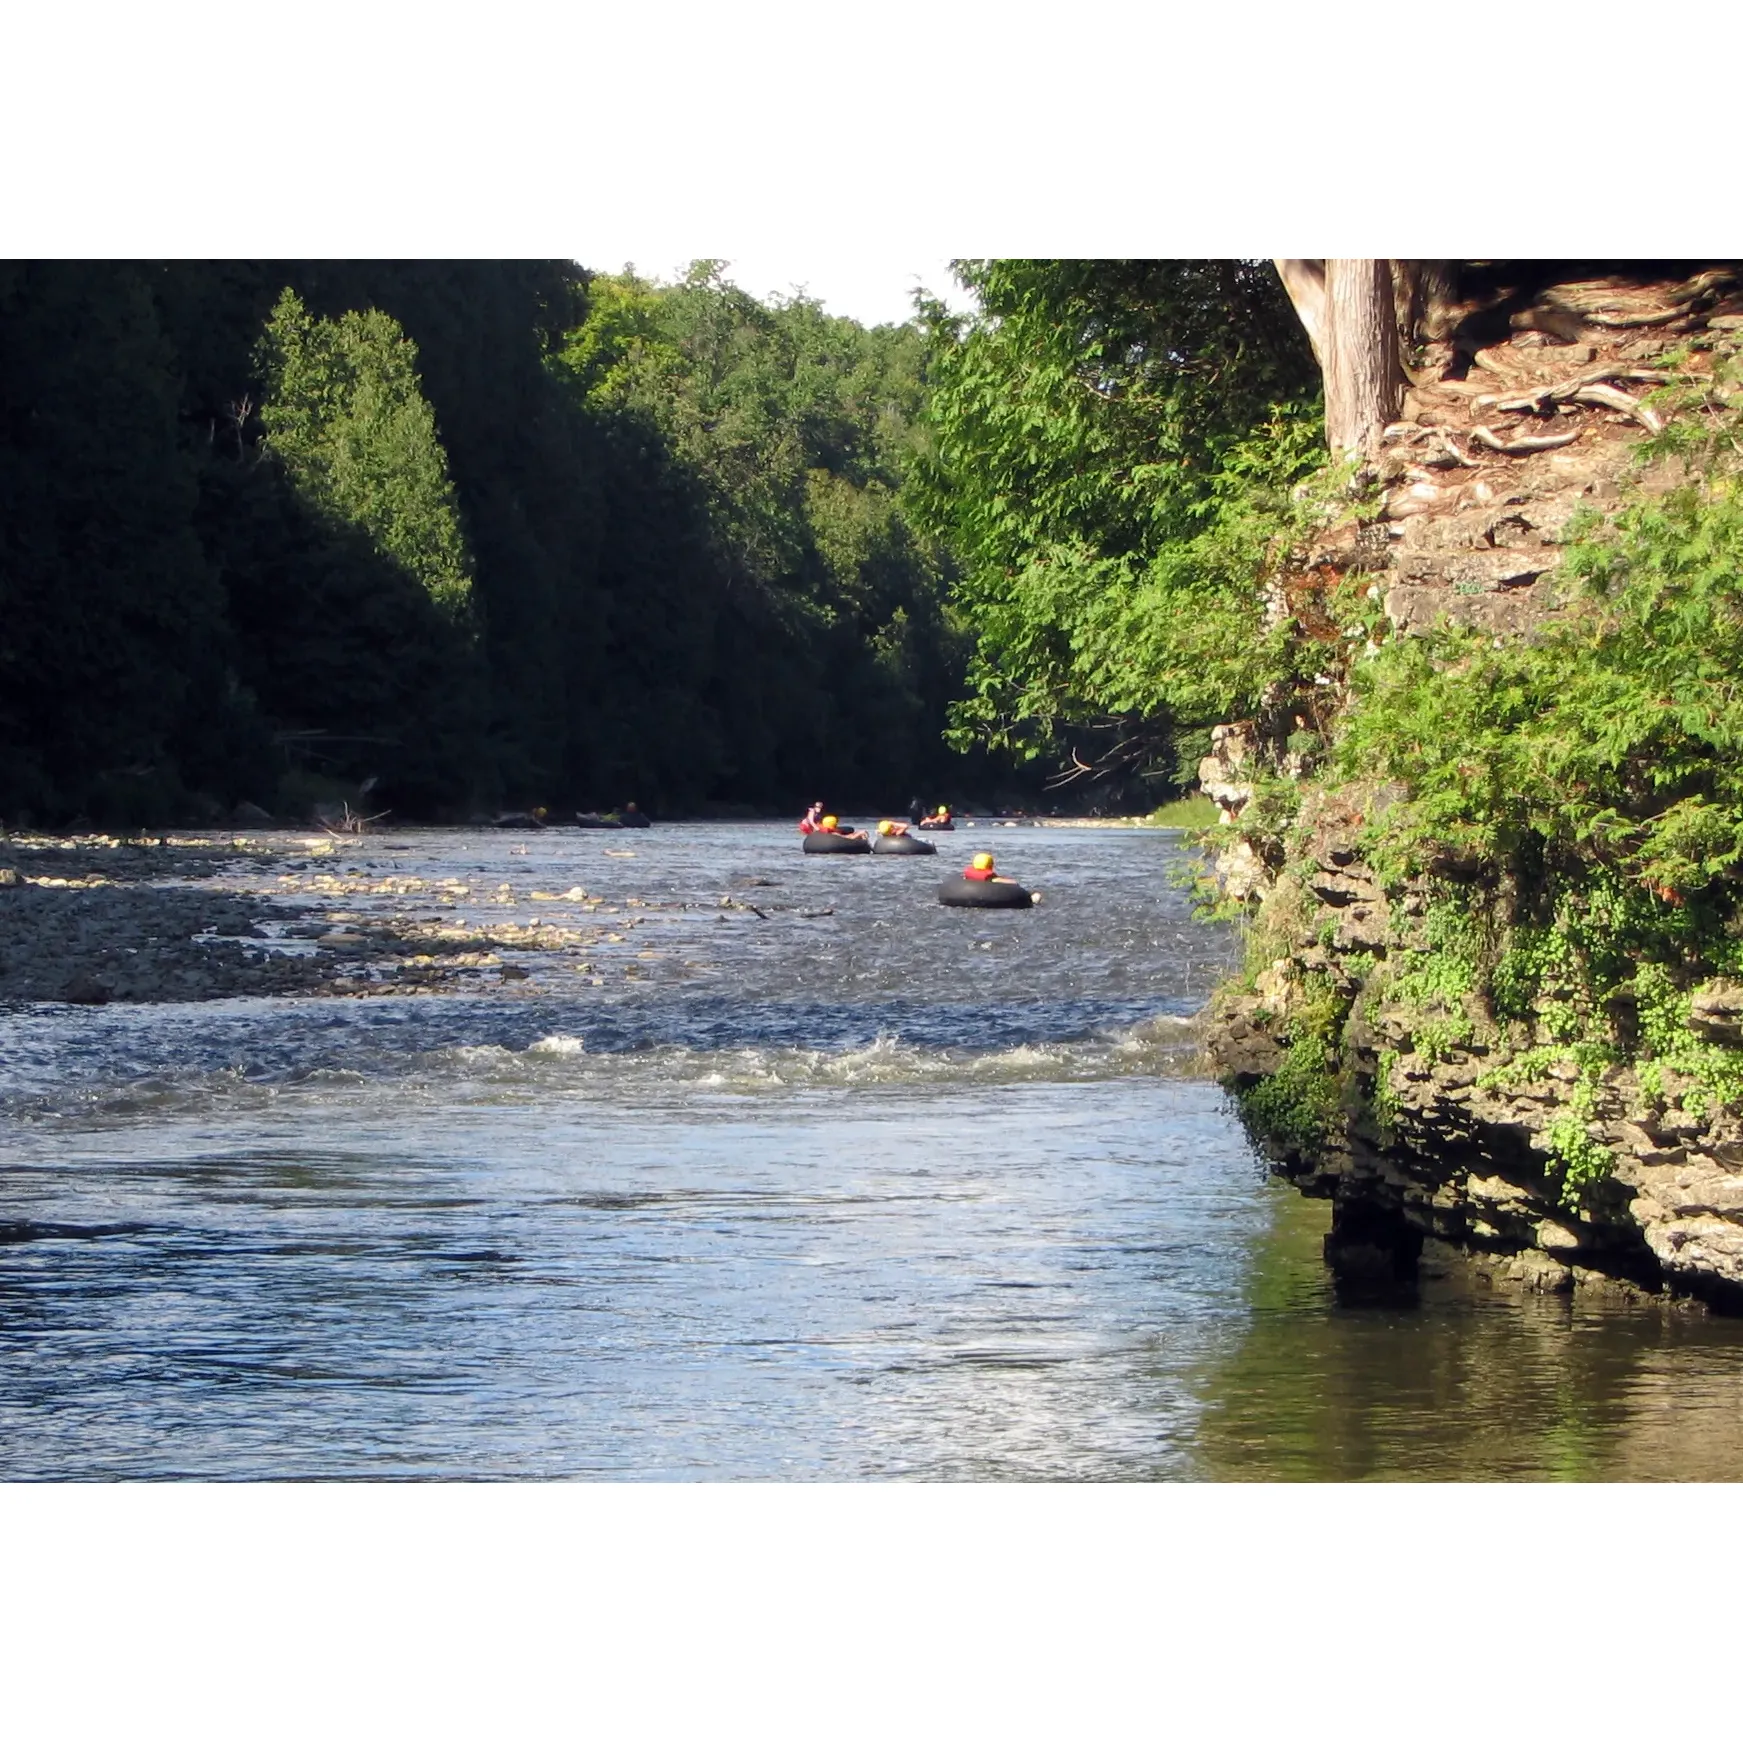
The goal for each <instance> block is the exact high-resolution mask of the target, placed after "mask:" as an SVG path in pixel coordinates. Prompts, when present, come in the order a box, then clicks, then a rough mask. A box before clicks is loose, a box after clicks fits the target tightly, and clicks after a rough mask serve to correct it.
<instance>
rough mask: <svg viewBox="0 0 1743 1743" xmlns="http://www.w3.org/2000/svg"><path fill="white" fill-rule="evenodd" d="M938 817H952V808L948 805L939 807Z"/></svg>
mask: <svg viewBox="0 0 1743 1743" xmlns="http://www.w3.org/2000/svg"><path fill="white" fill-rule="evenodd" d="M937 815H938V816H940V817H948V816H949V815H950V807H949V806H948V805H940V806H939V807H938V812H937Z"/></svg>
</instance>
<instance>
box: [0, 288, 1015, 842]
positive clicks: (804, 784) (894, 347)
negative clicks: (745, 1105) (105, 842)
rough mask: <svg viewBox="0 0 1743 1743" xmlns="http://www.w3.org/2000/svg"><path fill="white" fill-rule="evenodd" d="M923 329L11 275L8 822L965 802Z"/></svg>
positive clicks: (972, 761) (631, 294)
mask: <svg viewBox="0 0 1743 1743" xmlns="http://www.w3.org/2000/svg"><path fill="white" fill-rule="evenodd" d="M926 344H927V341H926V337H925V335H924V334H923V333H922V331H921V330H920V328H919V327H918V326H917V325H914V324H909V325H905V326H899V327H882V328H876V329H871V330H867V329H865V328H862V327H860V326H858V325H857V324H856V323H854V322H852V321H848V320H843V319H837V318H833V317H830V316H829V315H827V314H825V313H824V312H823V311H822V309H821V308H819V307H818V306H817V305H816V304H814V303H811V302H809V301H806V300H804V299H795V300H793V301H791V302H788V303H783V304H777V305H775V306H766V305H764V304H762V303H759V302H757V301H756V300H754V299H752V298H750V297H748V296H746V295H744V294H743V293H741V292H739V291H738V290H736V289H734V288H733V287H732V286H730V285H729V284H727V283H725V282H724V281H723V279H722V278H721V276H720V273H719V272H718V270H717V269H716V268H715V266H713V265H712V264H710V263H699V264H698V265H697V266H696V267H695V268H694V269H693V270H692V271H691V273H690V274H689V275H688V276H687V277H686V279H685V280H684V281H683V282H682V283H681V284H678V285H674V286H655V285H652V284H648V283H644V282H642V281H639V280H637V279H635V278H633V277H622V278H606V277H595V276H590V275H588V274H587V273H585V272H583V271H581V270H580V269H578V268H576V267H574V266H572V265H570V264H568V263H549V262H546V263H537V262H534V263H489V262H471V263H445V262H420V263H367V262H279V263H269V262H232V263H202V262H171V263H123V264H112V263H93V262H70V263H14V264H9V265H5V266H0V625H3V639H0V734H3V736H4V740H5V744H6V756H5V758H4V761H3V762H0V813H4V814H5V815H6V816H8V817H10V818H13V819H17V818H19V817H21V816H22V817H32V818H36V819H39V820H41V821H45V822H57V821H58V822H65V821H70V820H73V819H76V818H78V817H88V818H90V819H92V820H95V821H102V822H112V823H130V822H143V821H150V820H164V819H167V818H170V817H184V818H198V817H200V816H208V817H210V816H216V815H218V814H220V813H221V812H222V811H224V810H226V809H228V808H229V807H231V806H234V805H236V804H238V803H239V802H242V801H248V802H251V803H254V804H258V805H263V806H265V807H266V808H268V809H270V810H273V811H275V812H277V813H280V814H283V815H287V816H306V815H307V813H308V811H309V808H310V806H311V805H312V804H313V803H315V802H317V801H320V800H322V799H332V798H335V797H339V796H350V797H354V798H357V799H359V801H360V802H366V803H367V804H368V807H369V808H370V809H371V810H379V809H391V810H393V811H394V813H395V814H396V815H399V816H402V817H461V816H466V815H470V814H474V813H476V812H477V811H479V810H481V809H490V808H494V807H497V806H502V805H517V806H518V805H530V804H537V803H543V804H547V805H550V806H552V807H554V808H560V807H563V806H566V805H567V806H574V805H579V806H589V807H591V806H603V805H614V804H620V803H622V802H624V801H626V800H627V799H629V798H632V797H633V798H635V799H637V800H638V801H639V802H640V803H641V804H642V805H643V806H644V807H647V808H653V809H657V810H668V811H672V810H680V809H706V808H707V807H709V806H711V805H713V806H730V805H738V806H751V807H757V808H778V809H785V808H788V807H790V806H793V805H795V804H797V803H801V802H803V801H804V800H805V799H808V798H810V797H812V796H814V794H815V792H820V791H827V792H828V793H830V795H831V796H832V798H833V799H834V800H835V801H836V802H838V803H841V804H855V803H858V804H863V805H867V806H871V805H883V806H892V805H895V804H899V803H903V802H905V801H906V799H907V797H908V796H909V793H910V792H911V791H912V790H917V789H933V790H935V789H937V788H939V787H946V788H950V789H952V790H956V791H961V790H962V789H963V787H964V785H965V784H970V785H972V784H975V783H979V786H980V788H981V790H985V788H986V786H987V784H988V783H989V782H994V781H996V780H997V779H998V778H999V776H998V768H997V766H996V765H995V764H994V763H992V762H989V761H988V760H987V759H986V758H985V757H984V756H981V757H976V756H964V755H963V754H961V752H960V751H958V750H952V749H950V748H948V747H946V746H945V744H944V743H943V741H942V733H943V729H944V727H945V723H946V709H947V707H948V704H949V702H950V700H951V699H952V697H953V696H955V695H956V694H957V693H958V692H959V690H960V687H961V678H962V672H963V669H964V666H965V663H966V659H967V655H968V637H967V635H966V632H965V630H964V629H963V628H962V626H961V624H960V620H959V616H958V614H957V609H956V608H955V607H954V606H953V605H952V604H951V602H950V589H951V582H952V579H953V570H952V565H951V560H950V558H949V556H948V554H947V547H946V545H945V544H944V543H943V542H942V541H941V540H940V539H939V538H938V537H937V536H936V535H935V534H928V533H922V532H921V531H919V530H917V527H916V522H915V519H914V517H913V516H912V515H911V513H910V512H909V511H908V509H907V507H906V506H905V501H906V496H905V490H906V480H907V476H908V474H909V472H910V470H911V469H912V467H913V465H914V462H915V460H916V457H917V456H919V455H920V454H921V453H922V452H923V451H924V448H925V445H926V443H927V441H928V439H929V438H928V434H927V430H926V426H925V423H924V419H923V410H924V402H925V395H926V387H925V375H926V370H927V366H928V358H927V350H926ZM365 795H366V799H365Z"/></svg>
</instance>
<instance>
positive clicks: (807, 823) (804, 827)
mask: <svg viewBox="0 0 1743 1743" xmlns="http://www.w3.org/2000/svg"><path fill="white" fill-rule="evenodd" d="M799 833H800V834H801V835H815V834H816V833H817V825H816V824H815V823H813V822H812V821H811V819H810V818H809V817H801V818H800V819H799Z"/></svg>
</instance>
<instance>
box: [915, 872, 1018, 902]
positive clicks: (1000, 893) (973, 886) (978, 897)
mask: <svg viewBox="0 0 1743 1743" xmlns="http://www.w3.org/2000/svg"><path fill="white" fill-rule="evenodd" d="M938 899H939V901H941V902H942V903H943V904H944V906H945V907H947V908H1032V907H1033V906H1034V905H1035V898H1034V897H1033V896H1032V895H1030V894H1029V892H1028V891H1027V890H1026V889H1024V888H1023V886H1022V885H1021V884H1001V883H994V882H993V881H992V880H991V879H990V878H989V879H986V880H982V879H980V878H965V877H962V876H961V875H958V876H956V877H953V878H946V879H945V880H944V882H943V883H941V884H940V885H939V886H938Z"/></svg>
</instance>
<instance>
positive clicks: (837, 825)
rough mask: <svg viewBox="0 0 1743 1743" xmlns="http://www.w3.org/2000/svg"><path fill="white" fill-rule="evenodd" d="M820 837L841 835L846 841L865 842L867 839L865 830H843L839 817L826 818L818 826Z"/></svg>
mask: <svg viewBox="0 0 1743 1743" xmlns="http://www.w3.org/2000/svg"><path fill="white" fill-rule="evenodd" d="M817 833H818V834H819V835H839V836H841V837H842V839H843V840H846V841H864V840H866V839H867V837H866V832H865V831H864V830H863V829H843V828H842V827H841V819H840V818H839V817H825V818H824V819H823V821H822V823H821V824H820V825H819V826H818V830H817Z"/></svg>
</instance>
